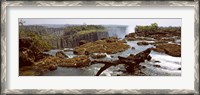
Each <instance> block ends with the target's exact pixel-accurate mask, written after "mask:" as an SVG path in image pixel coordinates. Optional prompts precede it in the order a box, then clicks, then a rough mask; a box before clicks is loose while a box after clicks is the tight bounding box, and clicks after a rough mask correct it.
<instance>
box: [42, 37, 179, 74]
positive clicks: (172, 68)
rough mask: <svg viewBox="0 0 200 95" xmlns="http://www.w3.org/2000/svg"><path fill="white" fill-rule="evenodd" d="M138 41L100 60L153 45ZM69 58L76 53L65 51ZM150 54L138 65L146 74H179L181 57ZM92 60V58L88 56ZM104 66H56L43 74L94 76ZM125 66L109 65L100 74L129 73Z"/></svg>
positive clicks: (138, 50)
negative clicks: (53, 69)
mask: <svg viewBox="0 0 200 95" xmlns="http://www.w3.org/2000/svg"><path fill="white" fill-rule="evenodd" d="M137 42H138V41H127V44H128V45H130V46H131V47H135V49H132V48H130V49H127V50H125V51H123V52H119V53H116V54H110V55H108V54H107V56H106V57H105V58H101V60H117V59H118V56H124V57H127V56H129V55H130V54H137V53H139V52H141V51H144V50H146V49H147V48H150V47H154V46H153V45H146V46H138V45H137ZM57 51H60V50H51V51H49V52H45V53H48V54H51V55H55V53H56V52H57ZM65 54H66V55H68V56H69V58H72V57H74V56H76V55H74V54H73V52H72V51H67V52H65ZM150 55H151V56H152V60H151V61H145V62H143V63H141V64H140V65H142V66H144V67H146V68H143V69H141V71H142V72H143V73H144V74H145V75H147V76H180V75H181V70H178V68H181V57H172V56H169V55H167V54H163V53H158V52H154V51H151V53H150ZM90 59H91V60H93V59H92V58H90ZM154 65H160V67H155V66H154ZM102 66H104V65H103V64H94V65H91V66H89V67H82V68H66V67H58V68H57V70H55V71H49V72H47V73H46V74H44V75H45V76H94V75H95V74H96V73H97V72H98V70H99V69H100V68H101V67H102ZM123 71H125V68H124V66H123V65H117V66H111V67H110V68H108V69H107V70H105V71H104V72H103V73H102V74H101V76H123V75H131V74H125V73H124V72H123Z"/></svg>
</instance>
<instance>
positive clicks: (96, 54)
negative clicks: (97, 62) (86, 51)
mask: <svg viewBox="0 0 200 95" xmlns="http://www.w3.org/2000/svg"><path fill="white" fill-rule="evenodd" d="M91 57H92V58H94V59H98V58H104V57H106V54H105V53H93V54H91Z"/></svg>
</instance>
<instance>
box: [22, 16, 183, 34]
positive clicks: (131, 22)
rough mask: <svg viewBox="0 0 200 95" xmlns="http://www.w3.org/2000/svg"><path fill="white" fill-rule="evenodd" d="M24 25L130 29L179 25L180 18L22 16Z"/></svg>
mask: <svg viewBox="0 0 200 95" xmlns="http://www.w3.org/2000/svg"><path fill="white" fill-rule="evenodd" d="M20 20H23V21H25V24H24V25H38V24H84V23H85V24H95V25H97V24H98V25H99V24H100V25H110V24H111V25H128V26H129V30H130V31H132V29H134V27H135V26H136V25H150V24H151V23H154V22H156V23H157V24H158V26H181V19H138V18H135V19H54V18H50V19H47V18H45V19H43V18H41V19H38V18H26V19H25V18H23V19H19V21H20Z"/></svg>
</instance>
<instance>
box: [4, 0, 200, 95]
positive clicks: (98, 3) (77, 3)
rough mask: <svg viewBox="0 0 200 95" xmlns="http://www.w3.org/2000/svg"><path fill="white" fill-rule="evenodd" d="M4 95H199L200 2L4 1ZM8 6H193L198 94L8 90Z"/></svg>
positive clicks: (82, 90)
mask: <svg viewBox="0 0 200 95" xmlns="http://www.w3.org/2000/svg"><path fill="white" fill-rule="evenodd" d="M1 4H2V5H1V27H2V28H1V95H6V94H58V93H62V94H195V95H199V0H195V1H117V2H116V1H59V2H58V1H5V0H4V1H1ZM8 6H50V7H54V6H80V7H81V6H93V7H98V6H105V7H110V6H117V7H124V6H126V7H127V6H129V7H133V6H138V7H139V6H158V7H159V6H183V7H187V6H193V7H194V9H195V14H194V16H195V18H194V20H195V22H194V28H195V31H194V32H195V35H194V38H195V41H194V42H195V50H194V52H195V67H194V70H195V72H194V75H195V79H194V85H195V86H194V90H188V89H164V90H161V89H158V90H153V89H145V90H144V89H120V90H116V89H62V90H55V89H31V90H25V89H15V90H11V89H6V80H7V79H6V19H7V18H6V7H8Z"/></svg>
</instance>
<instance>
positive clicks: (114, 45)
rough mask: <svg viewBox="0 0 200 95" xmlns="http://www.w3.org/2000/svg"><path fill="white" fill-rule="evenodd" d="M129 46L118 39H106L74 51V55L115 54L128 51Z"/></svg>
mask: <svg viewBox="0 0 200 95" xmlns="http://www.w3.org/2000/svg"><path fill="white" fill-rule="evenodd" d="M128 48H129V46H128V45H127V44H125V43H123V41H121V40H118V39H117V38H113V37H110V38H106V39H103V40H98V41H95V42H90V43H86V44H84V45H81V46H79V47H76V48H75V49H74V54H78V55H81V54H86V55H88V54H92V53H107V54H113V53H117V52H120V51H124V50H126V49H128Z"/></svg>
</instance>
